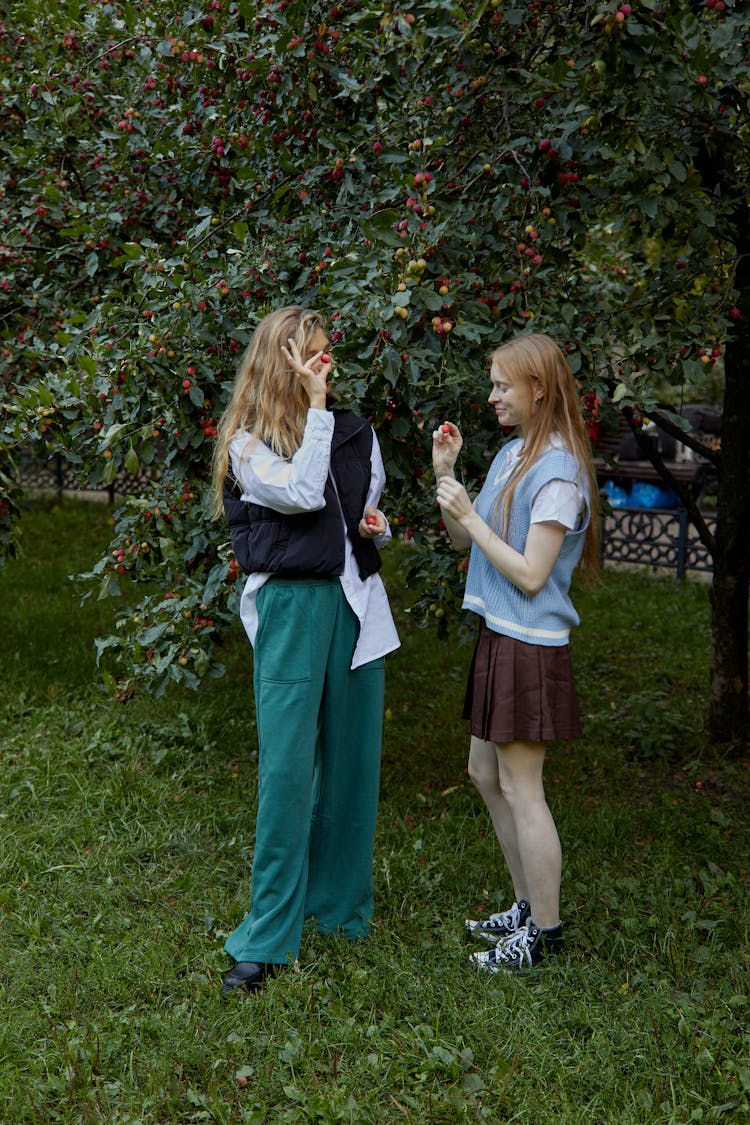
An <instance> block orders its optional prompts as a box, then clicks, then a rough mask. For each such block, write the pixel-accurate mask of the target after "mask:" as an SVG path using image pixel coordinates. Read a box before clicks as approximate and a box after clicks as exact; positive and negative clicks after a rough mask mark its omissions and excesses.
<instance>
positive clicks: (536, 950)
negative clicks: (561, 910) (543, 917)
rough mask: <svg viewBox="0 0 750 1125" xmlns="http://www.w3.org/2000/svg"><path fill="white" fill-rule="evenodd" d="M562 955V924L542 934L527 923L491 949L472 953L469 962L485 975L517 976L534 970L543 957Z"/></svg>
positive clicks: (563, 945) (540, 930)
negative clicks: (507, 974)
mask: <svg viewBox="0 0 750 1125" xmlns="http://www.w3.org/2000/svg"><path fill="white" fill-rule="evenodd" d="M564 951H565V940H564V938H563V927H562V922H560V924H559V925H557V926H555V927H553V928H552V929H550V930H542V929H540V928H539V926H535V925H534V923H533V922H532V921H531V919H529V921H528V922H527V923H526V925H525V926H523V927H522V928H521V929H520V930H516V932H515V933H514V934H512V935H511V936H510V937H509V938H506V939H505V940H504V941H501V942H500V944H499V945H496V946H495V948H494V949H489V950H487V952H482V953H472V954H471V960H472V961H473V962H474V964H475V965H476V967H477V968H478V969H482V970H484V971H485V972H488V973H499V972H501V971H503V972H511V973H517V972H523V971H525V970H528V969H533V968H535V967H536V966H537V965H539V964H540V963H541V962H542V961H544V959H545V957H549V956H550V955H556V954H560V953H563V952H564Z"/></svg>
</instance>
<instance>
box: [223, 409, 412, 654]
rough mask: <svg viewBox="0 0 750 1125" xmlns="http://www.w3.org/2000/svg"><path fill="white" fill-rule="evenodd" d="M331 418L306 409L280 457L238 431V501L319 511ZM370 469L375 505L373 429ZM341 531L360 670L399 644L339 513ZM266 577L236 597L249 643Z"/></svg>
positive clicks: (376, 578) (381, 474) (379, 590)
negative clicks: (294, 443)
mask: <svg viewBox="0 0 750 1125" xmlns="http://www.w3.org/2000/svg"><path fill="white" fill-rule="evenodd" d="M333 422H334V416H333V414H332V413H331V412H330V411H328V410H308V412H307V421H306V424H305V430H304V433H303V435H302V444H301V445H300V447H299V449H298V450H297V452H296V453H295V454H294V456H293V457H292V459H291V461H285V460H284V459H283V458H282V457H279V456H277V454H275V453H274V452H273V450H271V449H269V448H268V446H267V445H264V444H263V442H261V441H259V440H258V439H257V438H254V437H253V436H252V434H249V433H247V432H246V431H245V430H238V431H237V433H236V434H235V436H234V437H233V438H232V441H231V442H230V445H229V457H230V460H231V463H232V472H233V473H234V476H235V479H236V480H237V481H238V483H239V485H240V488H241V489H242V499H243V500H248V501H250V502H251V503H253V504H262V505H263V506H264V507H267V508H273V509H274V511H277V512H282V513H284V514H285V515H294V514H296V513H298V512H315V511H320V509H322V508H323V507H324V505H325V500H324V496H323V493H324V489H325V486H326V481H327V479H328V470H329V466H330V461H331V440H332V438H333ZM370 461H371V465H372V472H371V475H370V485H369V488H368V490H367V499H366V501H365V504H366V505H370V504H372V505H373V506H374V507H376V508H377V505H378V502H379V500H380V495H381V493H382V491H383V487H384V486H385V469H384V467H383V458H382V455H381V452H380V446H379V445H378V440H377V438H376V436H375V432H374V431H372V454H371V457H370ZM341 521H342V534H343V535H344V544H345V550H344V571H343V573H342V574H341V576H340V581H341V585H342V588H343V591H344V595H345V597H346V600H347V602H348V603H349V605H350V606H351V608H352V610H353V612H354V613H355V614H356V616H357V619H358V620H359V626H360V628H359V637H358V639H357V645H356V647H355V650H354V657H353V659H352V664H351V667H352V669H354V668H359V667H360V666H361V665H362V664H367V663H368V662H369V661H371V660H376V659H378V658H379V657H381V656H385V655H386V654H387V653H389V652H393V650H394V649H396V648H398V647H399V644H400V641H399V639H398V634H397V632H396V626H395V624H394V622H393V615H392V614H391V608H390V605H389V604H388V596H387V594H386V591H385V587H384V585H383V581H382V579H381V577H380V575H379V574H373V575H371V576H370V578H366V579H364V581H363V580H362V579H361V578H360V576H359V567H358V566H357V563H356V560H355V558H354V552H353V550H352V545H351V542H350V541H349V536H348V535H347V534H346V526H345V524H344V517H343V514H342V517H341ZM390 538H391V529H390V527H386V531H385V532H384V533H383V534H382V535H379V536H377V537H376V538H375V539H374V540H373V542H374V543H375V545H376V547H383V546H385V544H386V543H387V542H388V540H389V539H390ZM270 577H271V575H270V574H266V573H254V574H249V575H248V577H247V580H246V582H245V588H244V590H243V592H242V598H241V599H240V620H241V621H242V624H243V626H244V628H245V632H246V633H247V635H248V637H249V639H250V644H254V643H255V635H256V633H257V630H258V609H257V604H256V599H257V596H258V590H260V588H261V587H262V586H263V584H264V583H265V582H267V581H268V579H269V578H270Z"/></svg>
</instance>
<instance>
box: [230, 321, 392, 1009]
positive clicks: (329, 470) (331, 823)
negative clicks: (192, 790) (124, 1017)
mask: <svg viewBox="0 0 750 1125" xmlns="http://www.w3.org/2000/svg"><path fill="white" fill-rule="evenodd" d="M328 346H329V341H328V336H327V335H326V332H325V322H324V320H323V318H322V317H321V316H320V315H319V314H317V313H315V312H313V311H311V310H309V309H304V308H301V307H300V306H296V305H294V306H289V307H286V308H282V309H279V310H277V311H276V312H273V313H271V314H270V315H268V316H266V317H264V318H263V320H261V322H260V323H259V325H258V327H257V329H256V330H255V332H254V333H253V336H252V339H251V340H250V343H249V345H248V347H247V350H246V352H245V355H244V357H243V359H242V362H241V365H240V368H239V372H238V374H237V378H236V381H235V384H234V388H233V392H232V396H231V399H230V401H229V404H228V406H227V408H226V411H225V413H224V415H223V417H222V419H221V422H220V425H219V429H218V437H217V445H216V453H215V459H214V477H213V482H214V503H215V514H216V515H219V514H221V513H222V512H223V513H224V514H225V516H226V518H227V521H228V523H229V528H230V534H231V539H232V546H233V549H234V552H235V555H236V557H237V559H238V561H239V563H240V565H241V566H242V568H243V570H244V571H245V573H246V574H247V575H248V577H247V581H246V583H245V587H244V591H243V594H242V599H241V605H240V615H241V619H242V622H243V625H244V627H245V630H246V632H247V634H248V637H249V639H250V643H251V644H252V646H253V650H254V660H253V686H254V693H255V709H256V717H257V730H258V743H259V755H258V811H257V821H256V830H255V850H254V859H253V876H252V909H251V911H250V913H249V914H248V915H247V917H246V918H245V919H244V920H243V921H242V922H241V923H240V925H239V926H238V927H237V928H236V929H235V930H234V931H233V933H231V934H230V935H229V937H228V938H227V940H226V943H225V949H226V951H227V953H229V954H230V956H231V957H232V958H233V959H234V962H235V963H234V966H233V967H232V968H231V969H230V970H229V971H228V972H227V973H226V975H225V976H224V980H223V989H222V990H223V991H224V992H225V993H229V992H233V991H237V990H242V989H246V990H248V991H254V990H256V989H258V988H260V987H261V986H262V984H263V981H264V980H265V979H266V977H267V976H269V975H271V974H272V973H274V972H275V971H276V970H277V969H278V968H279V966H283V965H286V964H288V963H289V962H290V961H291V960H293V959H295V958H296V957H297V956H298V954H299V951H300V944H301V937H302V930H303V926H304V925H305V923H306V922H308V921H309V922H310V923H311V924H312V925H314V926H315V927H316V928H317V929H318V931H319V932H321V933H332V932H340V933H343V934H344V935H345V936H346V937H349V938H352V939H357V938H362V937H365V936H366V935H367V932H368V928H369V925H370V920H371V916H372V909H373V887H372V857H373V840H374V834H375V821H376V815H377V804H378V784H379V771H380V749H381V737H382V719H383V694H384V676H385V671H384V657H385V655H386V654H387V653H388V652H391V651H392V650H393V649H395V648H396V647H398V643H399V642H398V637H397V635H396V630H395V627H394V624H393V618H392V616H391V612H390V608H389V605H388V599H387V596H386V593H385V589H384V586H383V583H382V581H381V579H380V577H379V575H378V573H377V572H378V570H379V568H380V557H379V551H378V548H380V547H383V546H384V545H385V543H386V542H387V541H388V539H389V538H390V530H389V527H388V523H387V521H386V519H385V516H384V515H383V513H382V512H381V511H380V510H379V508H378V504H379V500H380V495H381V492H382V490H383V486H384V483H385V474H384V471H383V461H382V457H381V455H380V449H379V446H378V443H377V439H376V437H375V433H374V431H373V430H372V428H371V426H370V425H369V424H368V423H367V422H365V421H364V420H363V419H361V418H359V417H358V416H357V415H356V414H353V413H352V412H351V411H348V410H337V409H331V406H330V402H329V399H328V393H327V392H328V387H327V382H328V377H329V375H330V372H331V357H330V355H329V354H328V351H327V349H328Z"/></svg>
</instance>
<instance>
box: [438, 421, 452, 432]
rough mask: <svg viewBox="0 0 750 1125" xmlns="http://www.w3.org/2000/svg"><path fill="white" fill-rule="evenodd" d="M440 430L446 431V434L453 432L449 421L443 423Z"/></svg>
mask: <svg viewBox="0 0 750 1125" xmlns="http://www.w3.org/2000/svg"><path fill="white" fill-rule="evenodd" d="M440 430H441V433H444V434H449V433H450V432H451V428H450V426H449V425H448V424H447V422H445V423H443V425H442V426H441V427H440Z"/></svg>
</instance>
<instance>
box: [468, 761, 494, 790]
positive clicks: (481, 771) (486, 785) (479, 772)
mask: <svg viewBox="0 0 750 1125" xmlns="http://www.w3.org/2000/svg"><path fill="white" fill-rule="evenodd" d="M468 772H469V780H470V781H471V783H472V785H473V786H474V788H475V789H478V790H479V792H480V793H481V794H482V795H484V794H485V793H488V794H494V795H496V796H500V795H502V790H501V788H500V778H499V777H498V773H497V769H494V770H493V769H491V768H489V767H488V765H487V764H486V763H485V762H478V761H476V760H474V759H472V758H469V771H468Z"/></svg>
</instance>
